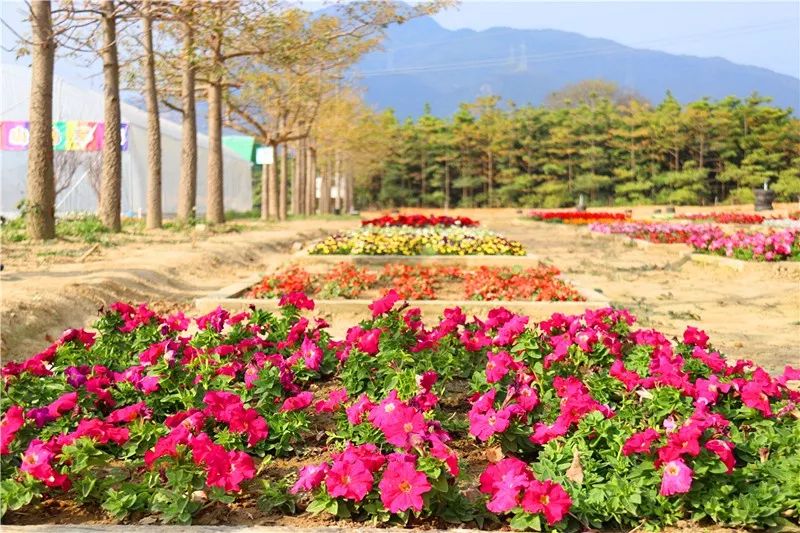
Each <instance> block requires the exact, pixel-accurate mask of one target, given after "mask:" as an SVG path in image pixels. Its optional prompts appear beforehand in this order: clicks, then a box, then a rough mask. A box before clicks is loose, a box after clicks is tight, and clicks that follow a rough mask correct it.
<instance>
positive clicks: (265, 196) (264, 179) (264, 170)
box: [261, 164, 272, 220]
mask: <svg viewBox="0 0 800 533" xmlns="http://www.w3.org/2000/svg"><path fill="white" fill-rule="evenodd" d="M270 166H272V165H267V164H262V165H261V220H269V167H270Z"/></svg>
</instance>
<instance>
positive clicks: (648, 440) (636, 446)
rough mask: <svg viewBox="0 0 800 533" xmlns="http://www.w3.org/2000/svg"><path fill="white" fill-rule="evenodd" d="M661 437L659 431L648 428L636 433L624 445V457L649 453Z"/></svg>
mask: <svg viewBox="0 0 800 533" xmlns="http://www.w3.org/2000/svg"><path fill="white" fill-rule="evenodd" d="M660 436H661V435H659V433H658V431H656V430H655V429H653V428H647V429H645V430H644V431H640V432H638V433H634V434H633V435H631V436H630V437H628V440H626V441H625V444H623V445H622V453H623V454H624V455H631V454H634V453H649V452H650V448H651V446H652V445H653V442H654V441H657V440H658V439H659V437H660Z"/></svg>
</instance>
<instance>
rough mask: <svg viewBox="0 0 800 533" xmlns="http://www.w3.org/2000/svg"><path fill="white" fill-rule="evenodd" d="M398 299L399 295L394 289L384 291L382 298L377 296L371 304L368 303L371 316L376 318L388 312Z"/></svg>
mask: <svg viewBox="0 0 800 533" xmlns="http://www.w3.org/2000/svg"><path fill="white" fill-rule="evenodd" d="M399 299H400V295H399V294H398V293H397V291H396V290H394V289H392V290H390V291H389V292H387V293H386V295H385V296H384V297H383V298H378V299H377V300H375V301H374V302H372V303H371V304H369V306H368V307H369V309H370V311H372V318H377V317H379V316H380V315H382V314H384V313H388V312H389V311H391V309H392V307H394V304H395V303H397V301H398V300H399Z"/></svg>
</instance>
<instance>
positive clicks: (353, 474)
mask: <svg viewBox="0 0 800 533" xmlns="http://www.w3.org/2000/svg"><path fill="white" fill-rule="evenodd" d="M373 481H374V478H373V477H372V472H370V471H369V469H368V468H367V467H366V465H364V463H363V461H359V460H357V459H356V460H352V461H346V460H338V461H334V462H333V466H332V467H331V469H330V470H329V471H328V472H327V473H326V474H325V486H326V487H327V489H328V494H330V495H331V496H332V497H334V498H338V497H341V498H345V499H347V500H353V501H356V502H360V501H361V500H363V499H364V496H366V495H367V493H369V491H370V490H372V483H373Z"/></svg>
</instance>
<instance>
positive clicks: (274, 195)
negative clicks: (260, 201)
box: [267, 143, 278, 220]
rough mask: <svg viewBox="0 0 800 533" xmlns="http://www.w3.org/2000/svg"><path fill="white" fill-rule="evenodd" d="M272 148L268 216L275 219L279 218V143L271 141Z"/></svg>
mask: <svg viewBox="0 0 800 533" xmlns="http://www.w3.org/2000/svg"><path fill="white" fill-rule="evenodd" d="M270 148H272V164H271V165H270V166H269V184H268V185H267V195H268V197H269V205H268V208H267V218H269V219H270V220H274V219H276V218H278V174H277V172H276V170H277V166H278V145H277V144H276V143H271V144H270Z"/></svg>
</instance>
